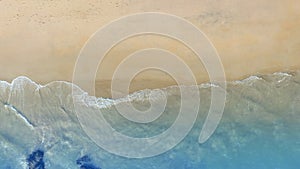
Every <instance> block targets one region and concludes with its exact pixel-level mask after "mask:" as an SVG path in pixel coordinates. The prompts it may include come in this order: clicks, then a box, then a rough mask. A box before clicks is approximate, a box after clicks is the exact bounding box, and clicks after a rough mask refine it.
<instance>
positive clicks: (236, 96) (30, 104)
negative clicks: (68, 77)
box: [0, 72, 300, 169]
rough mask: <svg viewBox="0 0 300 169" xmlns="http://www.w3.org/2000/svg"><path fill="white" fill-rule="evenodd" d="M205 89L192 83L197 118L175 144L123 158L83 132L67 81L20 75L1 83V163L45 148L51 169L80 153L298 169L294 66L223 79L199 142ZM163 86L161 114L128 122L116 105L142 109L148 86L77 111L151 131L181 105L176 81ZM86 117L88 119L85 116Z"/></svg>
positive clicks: (110, 159)
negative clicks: (215, 120)
mask: <svg viewBox="0 0 300 169" xmlns="http://www.w3.org/2000/svg"><path fill="white" fill-rule="evenodd" d="M211 87H217V86H214V85H210V84H203V85H199V86H198V90H199V91H200V94H201V102H200V110H199V114H198V118H197V120H196V123H195V125H194V127H193V128H192V130H191V132H190V133H189V134H188V136H187V137H185V139H184V140H183V141H182V142H180V144H178V145H177V146H176V147H174V148H173V149H172V150H170V151H168V152H166V153H163V154H161V155H158V156H155V157H150V158H145V159H129V158H125V157H120V156H116V155H113V154H111V153H108V152H107V151H105V150H104V149H102V148H100V147H99V146H97V144H95V143H94V142H93V141H92V140H91V139H90V138H89V137H88V135H87V134H86V133H85V132H84V130H83V128H82V126H81V125H80V124H79V122H78V118H77V116H76V113H75V112H74V105H73V103H72V96H71V93H72V85H71V84H69V83H66V82H53V83H51V84H48V85H46V86H39V85H37V84H35V83H34V82H32V81H31V80H29V79H28V78H25V77H20V78H17V79H15V80H14V81H13V82H12V83H11V84H9V83H7V82H4V81H0V121H1V122H0V152H1V153H0V168H1V169H2V168H3V169H7V168H17V169H20V168H28V157H29V156H30V154H32V152H35V151H37V150H41V151H43V152H44V157H43V161H44V163H45V168H53V169H59V168H80V165H78V163H77V162H76V160H78V159H80V158H81V157H85V156H87V157H88V158H89V159H90V160H89V161H88V164H87V165H90V166H94V167H95V168H96V167H98V168H100V167H101V168H102V169H116V168H118V169H140V168H143V169H218V168H220V169H224V168H231V169H235V168H237V169H243V168H245V169H248V168H249V169H250V168H255V169H257V168H274V169H298V168H299V166H300V161H299V160H298V158H299V157H300V133H299V131H300V73H299V72H294V73H289V74H287V73H275V74H270V75H262V76H251V77H249V78H247V79H245V80H242V81H235V82H229V83H228V87H227V99H226V106H225V111H224V114H223V118H222V120H221V122H220V124H219V126H218V128H217V129H216V131H215V133H214V134H213V135H212V136H211V137H210V139H209V140H208V141H206V142H205V143H203V144H200V143H199V142H198V138H199V133H200V131H201V128H202V126H203V123H204V120H205V118H206V116H207V111H208V109H209V105H210V94H211V93H210V92H211V91H210V89H211ZM187 88H188V87H187ZM191 90H192V89H191ZM162 91H163V92H164V93H165V94H167V97H168V103H167V105H166V109H165V112H164V113H163V114H162V116H160V117H159V118H158V119H157V120H155V121H153V122H151V123H148V124H139V123H134V122H130V121H128V120H127V119H125V118H124V117H122V116H121V115H119V114H118V112H117V111H116V109H115V106H114V105H115V104H120V103H123V102H128V103H132V104H133V105H134V106H135V107H136V108H137V109H143V110H145V109H147V107H149V92H151V91H150V90H143V91H139V92H136V93H134V94H131V95H130V96H128V97H126V98H121V99H118V100H110V99H103V98H94V97H90V96H87V95H85V96H84V98H83V99H82V102H84V103H85V107H83V108H84V109H81V110H82V111H87V112H89V111H91V112H93V111H98V110H101V112H102V113H103V116H104V117H105V119H106V120H107V121H108V122H109V123H110V124H111V126H112V127H114V129H116V130H117V131H118V132H121V133H123V134H126V135H128V136H132V137H150V136H155V135H157V134H159V133H161V132H163V131H164V130H166V129H167V128H169V127H170V126H171V125H172V123H173V122H174V121H175V119H176V117H177V115H178V112H179V111H178V110H179V108H180V95H179V89H178V87H176V86H173V87H168V88H165V89H162ZM190 92H191V93H193V92H194V91H190ZM157 97H158V98H157V99H158V100H159V96H157ZM190 99H193V98H190ZM85 120H91V121H93V119H89V117H86V119H85ZM103 139H105V138H103ZM111 144H113V143H111ZM124 146H125V145H124ZM126 146H127V145H126Z"/></svg>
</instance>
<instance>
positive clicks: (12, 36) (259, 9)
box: [0, 0, 300, 95]
mask: <svg viewBox="0 0 300 169" xmlns="http://www.w3.org/2000/svg"><path fill="white" fill-rule="evenodd" d="M0 11H1V12H0V79H4V80H8V81H10V80H12V79H14V78H15V77H17V76H20V75H26V76H28V77H30V78H31V79H33V80H34V81H37V82H40V83H47V82H50V81H54V80H67V81H71V79H72V73H73V68H74V64H75V61H76V58H77V55H78V53H79V51H80V49H81V47H82V46H83V44H84V43H85V42H86V40H87V39H88V38H89V36H91V35H92V34H93V33H94V32H95V31H96V30H98V29H99V28H100V27H101V26H103V25H105V24H107V23H109V22H110V21H112V20H113V19H117V18H119V17H120V16H124V15H128V14H132V13H136V12H148V11H157V12H166V13H171V14H174V15H177V16H180V17H183V18H185V19H187V20H189V21H191V22H192V23H193V24H195V25H196V26H197V27H199V28H200V29H201V30H203V32H204V33H205V34H206V35H207V36H208V38H209V39H210V40H211V41H212V42H213V44H214V45H215V47H216V49H217V50H218V52H219V54H220V56H221V59H222V62H223V65H224V68H225V73H226V76H227V78H228V79H229V80H233V79H240V78H242V77H245V76H248V75H250V74H257V73H267V72H275V71H286V70H291V69H298V68H299V67H300V1H297V0H286V1H281V0H272V1H271V0H253V1H244V0H243V1H239V0H223V1H204V0H188V1H180V0H163V1H154V2H153V1H152V0H151V1H150V0H149V1H137V0H133V1H132V0H123V1H116V0H106V1H96V0H94V1H84V0H74V1H68V0H60V1H34V0H27V1H17V0H0ZM149 47H160V48H164V49H167V50H170V51H171V52H173V53H175V54H177V55H179V56H180V57H182V58H183V60H185V61H186V63H187V64H188V65H189V66H190V67H191V69H192V70H193V72H194V73H195V75H196V77H197V79H198V82H203V81H207V80H208V77H207V74H206V72H205V69H204V68H203V66H202V65H201V62H200V61H198V60H197V59H196V57H195V55H194V54H193V53H192V52H191V51H190V50H189V49H188V48H186V47H185V46H184V45H182V44H181V43H180V42H178V41H175V40H172V39H169V38H165V37H159V36H154V35H147V36H140V37H135V38H131V39H128V40H126V41H124V42H122V43H121V44H119V45H117V46H116V47H115V48H113V49H112V50H111V51H110V52H109V53H108V54H107V55H106V57H105V60H104V62H103V63H102V64H101V65H100V68H99V71H98V74H97V85H98V92H97V93H98V95H101V92H99V91H100V90H101V89H103V88H107V86H109V79H110V78H111V75H112V73H113V70H114V69H115V67H116V66H117V65H118V64H119V62H120V61H121V60H122V58H124V57H126V56H127V55H129V54H130V53H132V52H134V51H136V50H138V49H143V48H149ZM149 79H150V80H151V82H152V83H146V82H145V80H149ZM173 83H174V81H173V82H172V79H171V78H169V77H168V76H166V75H164V74H163V73H161V72H153V71H152V72H144V73H141V74H140V75H139V76H138V77H137V78H136V80H135V82H134V83H133V86H132V90H135V89H140V88H147V87H149V88H154V87H162V86H166V85H169V84H173ZM141 86H142V87H141ZM102 95H107V94H102Z"/></svg>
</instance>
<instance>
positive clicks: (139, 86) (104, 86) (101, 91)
mask: <svg viewBox="0 0 300 169" xmlns="http://www.w3.org/2000/svg"><path fill="white" fill-rule="evenodd" d="M298 72H300V69H294V70H289V71H275V72H270V73H257V74H251V75H247V76H246V75H245V76H243V78H239V79H234V80H227V81H226V82H227V84H233V83H236V82H238V83H243V82H244V80H247V79H250V78H251V77H260V76H265V75H284V76H291V75H293V74H295V73H298ZM20 77H22V76H18V77H16V78H14V79H13V80H2V79H0V82H4V83H8V84H9V85H11V84H12V82H13V81H14V80H16V79H18V78H20ZM23 77H25V78H27V79H29V80H30V81H32V82H34V83H36V84H37V85H40V86H42V87H44V86H47V85H49V84H51V83H53V82H65V83H67V84H73V83H72V82H69V81H63V80H62V81H61V80H59V81H51V82H47V83H40V82H36V81H34V80H32V79H31V78H30V77H27V76H23ZM121 81H122V80H120V82H121ZM149 82H151V83H149ZM97 83H98V85H97ZM110 83H111V81H110V80H105V81H100V82H99V81H97V82H96V85H95V94H96V95H95V97H97V98H108V99H111V93H110V92H111V91H110ZM145 84H146V85H145ZM149 84H150V85H149ZM209 84H210V82H209V81H204V82H201V83H197V85H199V86H202V85H203V86H206V85H209ZM172 86H177V84H174V83H169V82H168V81H162V80H153V79H152V80H149V79H140V80H137V81H135V82H134V84H133V85H132V84H131V85H130V92H129V95H130V94H132V93H134V92H138V91H142V90H146V89H164V88H168V87H172Z"/></svg>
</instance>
